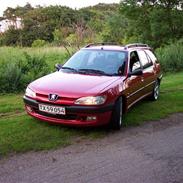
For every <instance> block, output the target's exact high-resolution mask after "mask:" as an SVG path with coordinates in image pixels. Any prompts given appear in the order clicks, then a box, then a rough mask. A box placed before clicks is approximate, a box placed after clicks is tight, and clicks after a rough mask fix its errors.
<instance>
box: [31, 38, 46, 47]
mask: <svg viewBox="0 0 183 183" xmlns="http://www.w3.org/2000/svg"><path fill="white" fill-rule="evenodd" d="M45 45H46V41H45V40H42V39H37V40H35V41H34V42H33V43H32V47H34V48H35V47H43V46H45Z"/></svg>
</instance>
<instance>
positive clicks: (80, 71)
mask: <svg viewBox="0 0 183 183" xmlns="http://www.w3.org/2000/svg"><path fill="white" fill-rule="evenodd" d="M78 72H79V73H82V74H88V73H91V74H100V75H106V76H112V75H111V74H108V73H105V72H104V71H101V70H96V69H79V70H78Z"/></svg>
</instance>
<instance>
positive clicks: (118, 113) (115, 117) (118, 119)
mask: <svg viewBox="0 0 183 183" xmlns="http://www.w3.org/2000/svg"><path fill="white" fill-rule="evenodd" d="M122 116H123V103H122V97H120V98H119V99H118V100H117V101H116V103H115V106H114V109H113V112H112V118H111V127H112V128H113V129H115V130H120V128H121V126H122Z"/></svg>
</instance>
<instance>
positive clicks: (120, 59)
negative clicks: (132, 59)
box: [63, 49, 127, 75]
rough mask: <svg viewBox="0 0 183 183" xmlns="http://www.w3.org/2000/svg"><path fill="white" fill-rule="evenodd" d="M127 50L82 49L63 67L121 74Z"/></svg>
mask: <svg viewBox="0 0 183 183" xmlns="http://www.w3.org/2000/svg"><path fill="white" fill-rule="evenodd" d="M126 55H127V54H126V52H123V51H109V50H86V49H83V50H80V51H78V52H77V53H75V54H74V55H73V56H72V57H71V58H70V59H69V60H68V61H67V62H66V63H65V64H64V65H63V68H72V69H74V70H75V71H81V70H85V71H87V70H88V71H89V70H90V71H91V70H92V71H95V70H96V71H101V73H102V72H103V73H105V74H110V75H119V74H118V73H119V68H120V67H121V72H122V74H123V73H124V68H125V58H126Z"/></svg>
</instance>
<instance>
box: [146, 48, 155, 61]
mask: <svg viewBox="0 0 183 183" xmlns="http://www.w3.org/2000/svg"><path fill="white" fill-rule="evenodd" d="M145 52H146V53H147V55H148V56H149V57H150V58H151V60H152V61H153V63H155V62H157V58H156V56H155V55H154V54H153V52H152V51H150V50H145Z"/></svg>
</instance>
